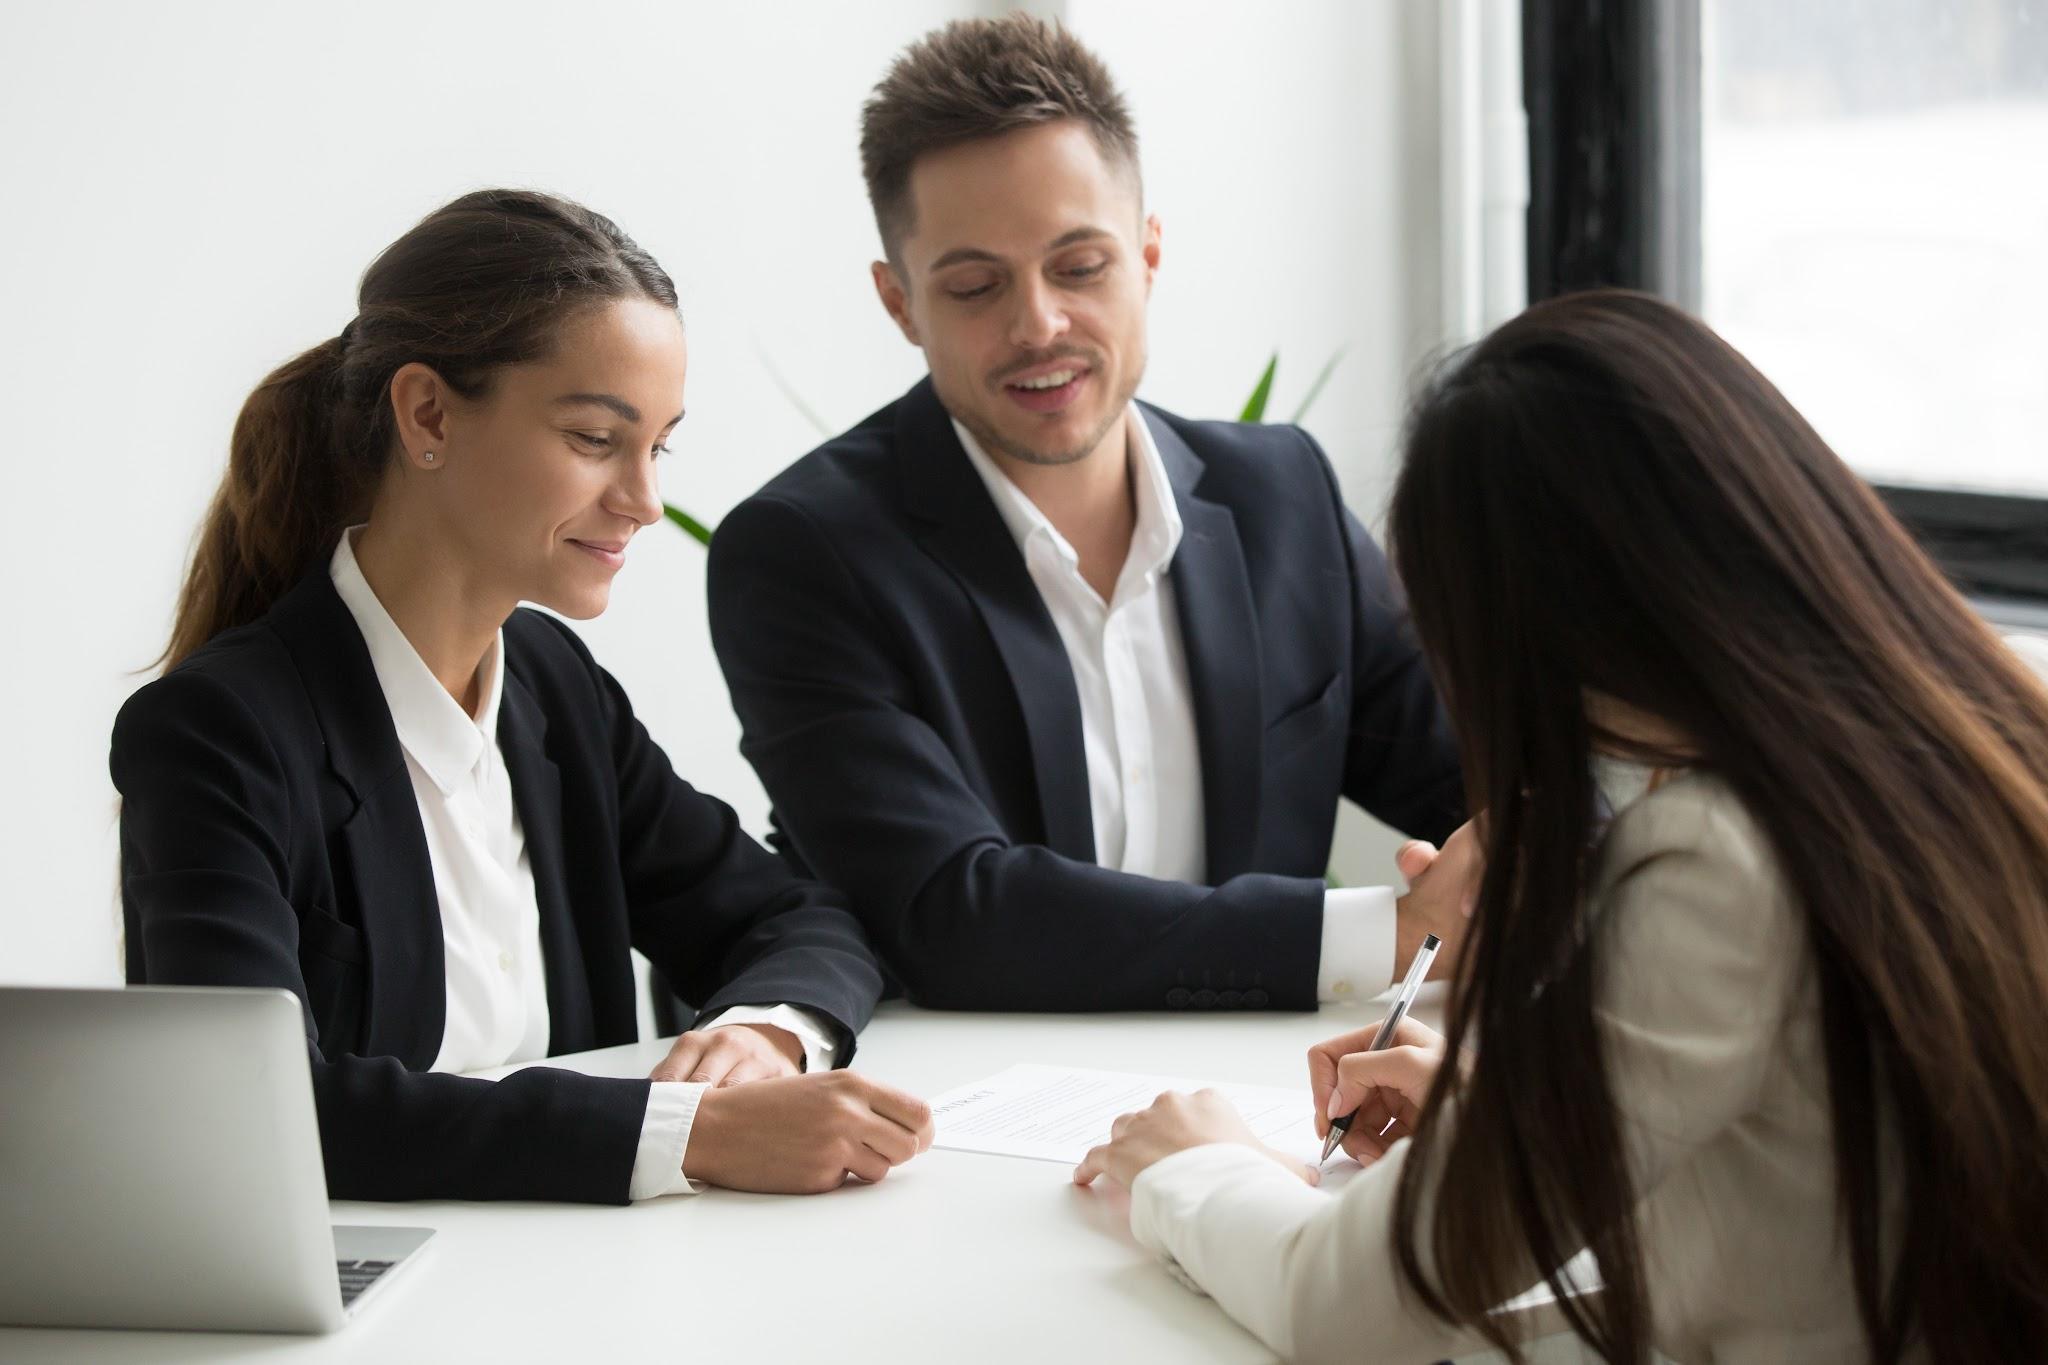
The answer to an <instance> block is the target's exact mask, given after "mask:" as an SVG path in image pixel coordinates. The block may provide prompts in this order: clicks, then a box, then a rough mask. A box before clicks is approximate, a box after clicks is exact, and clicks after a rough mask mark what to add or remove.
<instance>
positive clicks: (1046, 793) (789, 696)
mask: <svg viewBox="0 0 2048 1365" xmlns="http://www.w3.org/2000/svg"><path fill="white" fill-rule="evenodd" d="M1140 411H1141V412H1142V413H1143V416H1144V419H1145V421H1146V422H1147V423H1148V424H1149V425H1150V428H1151V432H1152V435H1153V437H1154V439H1155V441H1156V442H1157V444H1158V446H1159V451H1160V454H1161V456H1162V457H1163V459H1164V461H1165V465H1166V470H1167V476H1168V479H1169V480H1170V482H1171V483H1172V486H1173V494H1174V498H1175V501H1176V503H1177V504H1178V506H1179V508H1180V513H1181V518H1182V521H1183V523H1184V533H1183V537H1182V541H1181V545H1180V549H1179V551H1178V552H1177V554H1176V555H1175V558H1174V561H1173V565H1172V568H1171V573H1172V576H1173V583H1174V588H1175V598H1176V601H1177V603H1178V609H1179V616H1180V625H1181V630H1182V635H1183V639H1184V641H1185V646H1186V652H1187V660H1188V671H1189V675H1190V682H1191V684H1192V690H1193V694H1194V704H1195V720H1196V729H1197V733H1198V736H1199V740H1200V745H1201V771H1202V785H1203V797H1204V804H1205V808H1206V813H1207V814H1206V820H1207V830H1206V834H1207V852H1208V870H1209V879H1210V881H1211V883H1212V885H1211V886H1206V887H1204V886H1191V885H1186V884H1182V883H1177V882H1165V881H1158V880H1153V879H1149V878H1144V877H1137V876H1131V875H1128V874H1125V873H1120V872H1115V871H1109V870H1106V869H1104V868H1101V867H1098V866H1096V864H1095V845H1094V832H1093V820H1092V818H1091V814H1090V809H1089V797H1088V772H1087V763H1086V759H1085V756H1084V754H1083V750H1082V741H1081V708H1080V701H1079V697H1078V694H1077V692H1076V691H1075V687H1074V679H1073V672H1072V669H1071V667H1070V665H1069V663H1068V660H1067V655H1066V651H1065V649H1064V648H1063V647H1062V645H1061V643H1060V639H1059V636H1058V634H1057V633H1056V631H1055V629H1054V626H1053V623H1052V618H1051V616H1050V615H1049V614H1048V613H1047V611H1046V608H1045V604H1044V602H1043V601H1042V599H1041V598H1040V597H1039V594H1038V591H1037V589H1036V587H1035V586H1034V585H1033V584H1032V581H1031V577H1030V574H1029V572H1028V571H1027V569H1026V568H1025V565H1024V560H1023V556H1022V555H1021V554H1020V553H1019V551H1018V549H1017V546H1016V542H1015V541H1014V540H1013V539H1012V537H1011V535H1010V533H1009V531H1008V530H1007V529H1006V528H1005V526H1004V524H1003V522H1002V519H1001V517H1000V516H999V514H998V513H997V511H996V509H995V505H994V503H993V502H991V500H990V499H989V496H988V490H987V489H986V488H985V487H984V486H983V484H982V483H981V481H980V479H979V477H978V476H977V475H976V474H975V472H974V469H973V467H972V466H971V465H970V464H969V463H968V460H967V456H966V453H965V452H964V451H963V450H962V449H961V448H960V443H959V439H958V438H957V436H956V435H955V434H954V431H953V428H952V424H951V421H950V419H949V418H948V417H947V414H946V412H945V410H944V408H943V407H942V406H941V405H940V403H939V401H938V398H937V396H936V395H935V394H934V392H933V390H932V387H931V383H930V381H929V380H925V381H923V382H921V383H919V384H918V385H917V386H916V387H914V388H912V389H911V390H910V392H909V393H907V394H905V395H904V396H903V397H902V398H901V399H899V400H897V401H896V402H894V403H892V404H890V405H889V406H888V407H886V408H883V409H882V410H881V411H880V412H877V413H876V414H874V415H873V416H872V417H870V418H868V419H867V420H866V421H865V422H863V423H861V424H860V425H859V426H857V427H855V428H854V429H853V430H851V431H849V432H847V433H845V434H844V435H842V436H839V437H837V438H835V439H833V440H831V441H828V442H827V443H826V444H825V445H823V446H821V447H820V448H819V449H817V450H815V451H813V452H812V453H810V454H809V455H807V456H805V457H804V458H803V459H801V460H799V461H797V463H796V464H794V465H793V466H791V467H790V468H789V469H788V470H786V471H784V472H783V473H782V474H781V475H779V476H778V477H776V478H775V479H773V480H772V481H770V482H769V483H768V485H767V486H766V487H764V488H763V489H761V491H760V492H759V493H757V494H755V495H754V496H753V497H752V498H750V499H748V500H747V501H746V502H745V503H743V504H741V506H740V507H739V508H738V509H737V510H736V511H734V512H733V513H732V514H731V515H730V516H729V517H727V518H726V520H725V522H724V524H723V525H722V526H720V527H719V529H718V533H717V535H716V536H715V537H713V539H712V544H711V564H710V589H709V590H710V601H711V631H712V640H713V643H714V644H715V645H716V647H717V650H718V657H719V662H720V663H721V665H722V666H723V667H724V670H725V677H726V682H727V684H728V686H729V687H730V688H731V691H732V699H733V705H734V707H735V709H736V710H737V711H738V713H739V718H740V722H741V725H742V727H743V739H742V749H743V751H744V752H745V754H746V756H747V758H748V760H749V761H750V762H752V764H753V765H754V768H755V769H756V771H757V772H759V773H760V776H761V780H762V782H763V784H764V785H765V786H766V787H767V790H768V795H769V797H770V798H771V800H772V801H773V803H774V809H775V822H776V831H777V832H776V834H775V835H773V836H771V839H770V842H771V843H772V844H775V845H777V846H778V847H780V848H781V849H782V850H783V851H784V852H785V855H786V856H789V857H790V858H791V859H792V861H793V862H794V864H795V865H796V866H797V867H798V868H799V869H802V870H805V871H807V872H809V873H811V874H813V875H816V876H818V877H821V878H823V879H824V880H826V881H828V882H830V883H832V884H833V885H835V886H838V887H840V888H842V889H843V890H845V891H846V892H847V894H848V895H849V896H850V897H851V899H852V902H853V906H854V910H855V912H856V913H857V914H859V915H860V917H861V919H862V921H863V923H865V924H866V926H867V928H868V931H869V933H870V935H871V936H872V937H873V939H874V941H875V942H876V944H877V945H878V946H879V947H880V949H881V951H882V955H883V960H884V962H885V964H886V965H887V966H888V968H889V969H890V970H891V971H892V972H893V974H894V975H895V976H896V977H897V978H898V979H899V980H900V982H901V983H902V985H903V987H904V989H905V990H906V991H907V993H908V994H909V995H910V997H911V998H912V999H913V1000H915V1001H917V1002H919V1003H922V1004H927V1005H933V1006H940V1007H946V1008H983V1009H1061V1010H1069V1009H1070V1010H1099V1009H1159V1008H1172V1007H1183V1006H1196V1007H1201V1006H1212V1005H1213V1006H1220V1007H1231V1006H1237V1007H1258V1006H1262V1005H1270V1006H1273V1007H1277V1008H1292V1009H1312V1008H1314V1006H1315V1003H1316V973H1317V965H1318V957H1319V955H1320V951H1321V935H1322V896H1323V890H1324V882H1323V874H1324V871H1325V869H1326V867H1327V866H1328V860H1329V856H1330V843H1331V837H1332V832H1333V830H1334V827H1335V822H1336V815H1337V801H1338V798H1339V797H1340V796H1348V797H1350V798H1352V799H1353V800H1354V801H1357V802H1358V803H1359V804H1360V805H1362V806H1364V807H1365V808H1366V809H1367V810H1369V811H1371V812H1373V813H1374V814H1375V815H1377V816H1379V817H1380V818H1381V819H1383V820H1386V821H1387V822H1388V823H1390V824H1393V825H1395V826H1397V827H1398V828H1401V829H1404V830H1407V831H1409V832H1411V833H1413V834H1415V835H1418V836H1420V837H1425V838H1431V839H1441V838H1442V837H1443V836H1444V835H1445V834H1447V833H1448V832H1449V831H1450V830H1451V829H1453V828H1454V827H1455V826H1456V824H1457V822H1458V821H1459V819H1460V818H1461V807H1462V803H1463V797H1462V787H1461V783H1460V780H1459V774H1458V767H1457V757H1456V753H1455V749H1454V746H1453V744H1452V742H1451V738H1450V735H1449V732H1448V727H1447V724H1446V721H1445V718H1444V716H1443V712H1442V709H1441V707H1440V706H1439V704H1438V702H1437V698H1436V694H1435V692H1434V690H1433V688H1432V686H1431V683H1430V680H1429V677H1428V675H1427V673H1426V671H1425V669H1424V667H1423V662H1422V659H1421V656H1420V654H1419V652H1418V650H1417V648H1416V646H1415V644H1414V641H1413V639H1412V637H1411V635H1410V632H1409V630H1408V628H1407V625H1406V613H1405V608H1404V605H1403V603H1402V601H1401V599H1400V597H1399V595H1398V593H1397V592H1396V590H1395V589H1394V587H1393V585H1392V583H1391V582H1390V581H1389V578H1388V575H1387V569H1386V564H1385V561H1384V559H1383V557H1382V556H1381V554H1380V551H1379V549H1378V547H1377V546H1375V545H1374V544H1373V541H1372V538H1371V537H1370V536H1369V535H1368V534H1367V533H1366V531H1365V529H1364V528H1363V527H1362V526H1360V525H1359V523H1358V521H1357V520H1356V518H1354V517H1352V516H1351V514H1350V513H1349V512H1347V511H1346V510H1345V508H1344V506H1343V503H1342V501H1341V500H1340V497H1339V493H1338V488H1337V482H1336V478H1335V475H1334V473H1333V471H1332V470H1331V468H1330V464H1329V461H1328V460H1327V459H1326V458H1325V457H1324V456H1323V453H1322V451H1321V450H1319V449H1318V448H1317V447H1316V445H1315V443H1314V442H1313V441H1312V440H1311V439H1310V438H1309V437H1308V436H1307V434H1306V433H1304V432H1302V431H1300V430H1299V429H1298V428H1294V427H1278V426H1275V427H1266V426H1254V425H1242V424H1236V423H1221V422H1189V421H1184V420H1182V419H1180V418H1177V417H1174V416H1172V415H1170V414H1168V413H1165V412H1162V411H1160V410H1158V409H1156V408H1151V407H1147V406H1144V405H1140Z"/></svg>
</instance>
